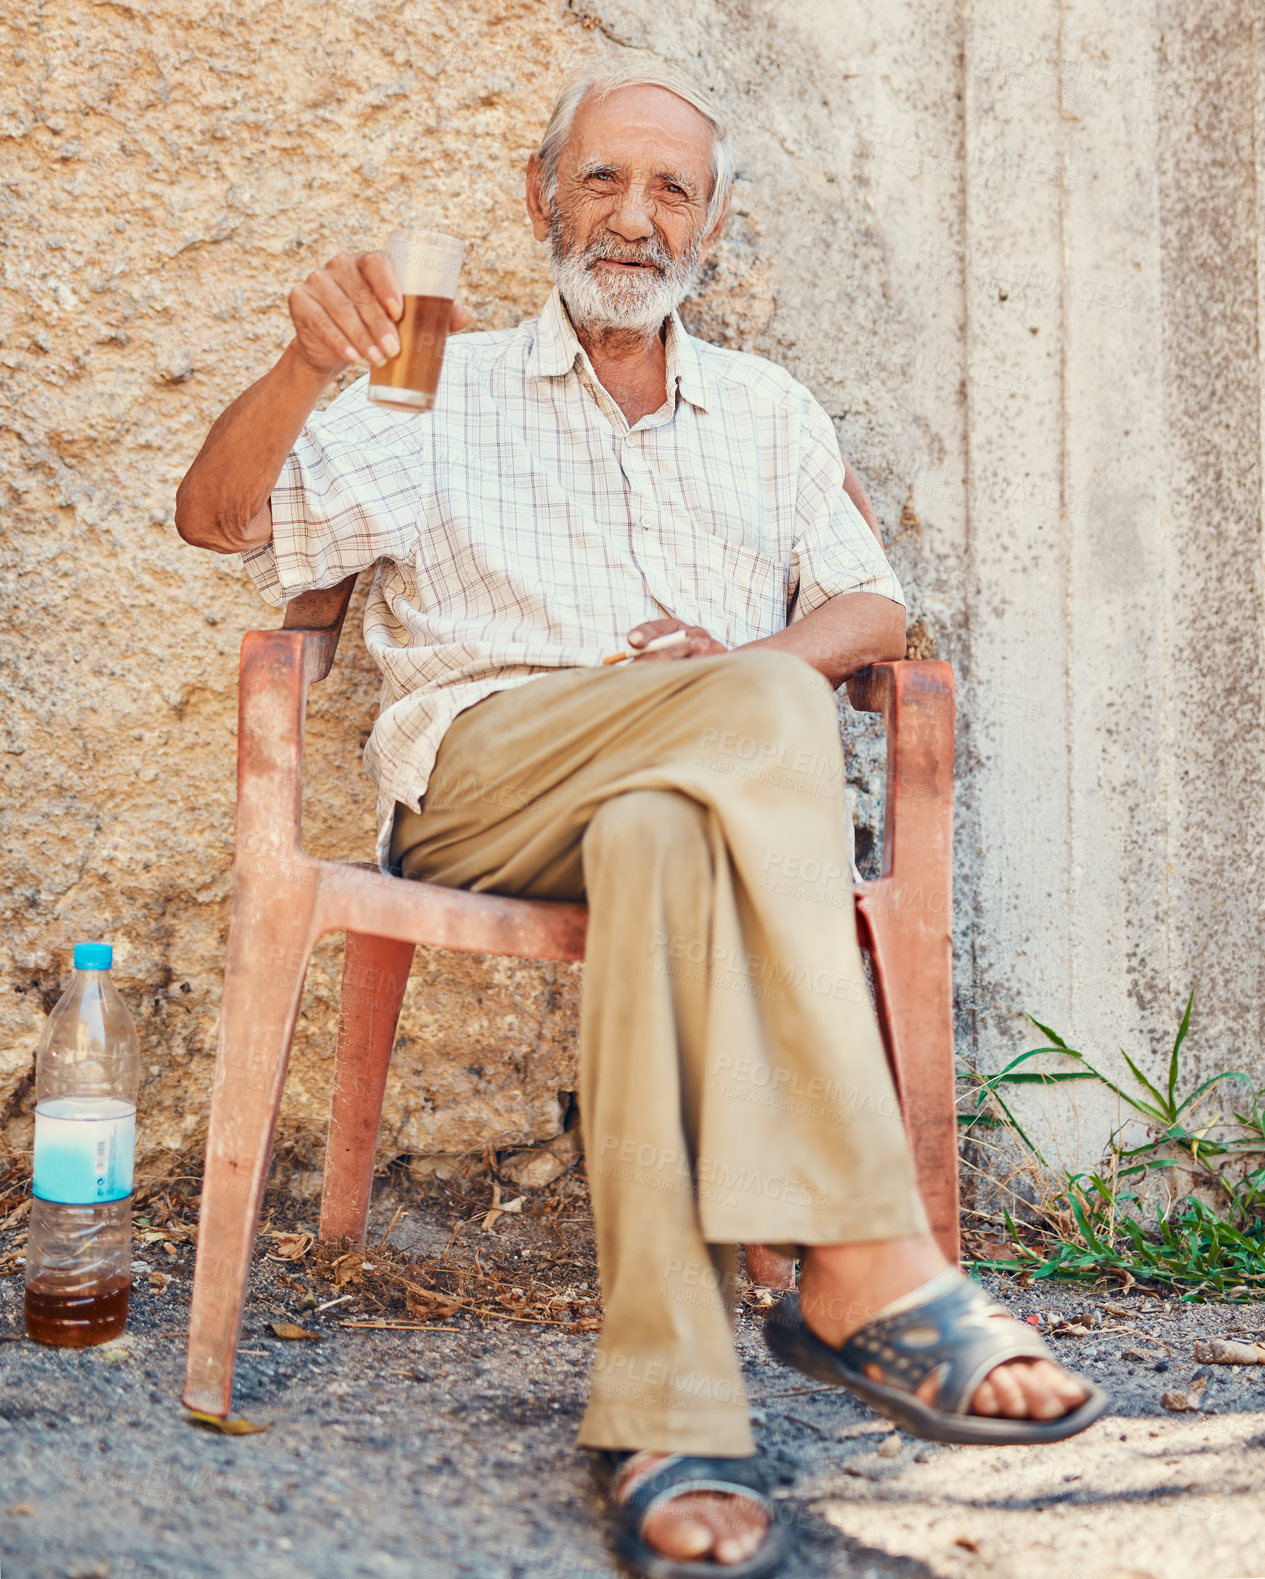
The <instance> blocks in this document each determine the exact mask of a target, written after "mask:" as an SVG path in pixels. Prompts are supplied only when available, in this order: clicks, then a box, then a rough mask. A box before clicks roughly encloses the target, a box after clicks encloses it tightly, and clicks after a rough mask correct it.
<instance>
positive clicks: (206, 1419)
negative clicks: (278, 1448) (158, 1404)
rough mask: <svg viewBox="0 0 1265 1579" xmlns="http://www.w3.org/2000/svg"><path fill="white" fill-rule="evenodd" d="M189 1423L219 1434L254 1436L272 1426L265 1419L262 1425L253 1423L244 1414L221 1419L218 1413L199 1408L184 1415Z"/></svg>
mask: <svg viewBox="0 0 1265 1579" xmlns="http://www.w3.org/2000/svg"><path fill="white" fill-rule="evenodd" d="M185 1418H186V1419H187V1420H188V1422H189V1424H190V1425H196V1426H202V1427H203V1428H204V1429H205V1430H208V1431H218V1432H219V1433H220V1435H221V1436H254V1435H255V1434H256V1433H257V1432H259V1431H268V1430H271V1428H272V1421H271V1420H265V1421H264V1423H263V1424H262V1425H255V1424H254V1422H253V1421H251V1420H247V1419H246V1417H245V1415H238V1417H237V1418H236V1420H221V1419H220V1417H219V1415H208V1414H203V1413H202V1411H201V1410H199V1409H190V1411H189V1413H188V1414H187V1415H186V1416H185Z"/></svg>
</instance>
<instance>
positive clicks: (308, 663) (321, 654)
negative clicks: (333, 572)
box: [281, 576, 356, 682]
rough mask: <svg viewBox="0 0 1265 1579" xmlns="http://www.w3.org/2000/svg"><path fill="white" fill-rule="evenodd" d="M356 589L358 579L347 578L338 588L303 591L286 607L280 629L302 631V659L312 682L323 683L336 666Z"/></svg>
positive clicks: (353, 577)
mask: <svg viewBox="0 0 1265 1579" xmlns="http://www.w3.org/2000/svg"><path fill="white" fill-rule="evenodd" d="M355 588H356V578H355V576H348V577H347V579H346V580H345V581H340V582H339V583H338V585H337V586H336V587H325V588H322V590H321V591H319V592H300V593H299V595H298V597H297V598H291V600H290V602H289V603H287V604H286V606H285V619H284V620H283V621H282V624H281V629H282V630H287V631H302V632H303V634H304V636H305V637H306V638H307V639H306V640H305V641H304V643H303V657H304V664H305V667H306V669H307V678H308V681H309V682H313V681H316V680H323V679H324V678H325V676H326V675H327V674H328V673H329V671H330V670H331V669H332V668H333V666H334V654H335V653H336V652H337V651H338V638H339V637H340V636H341V635H342V630H343V621H344V620H345V619H346V618H347V608H348V605H349V604H350V603H351V595H352V593H353V592H354V591H355Z"/></svg>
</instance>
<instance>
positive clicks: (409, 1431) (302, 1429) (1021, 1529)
mask: <svg viewBox="0 0 1265 1579" xmlns="http://www.w3.org/2000/svg"><path fill="white" fill-rule="evenodd" d="M281 1177H282V1182H283V1183H284V1184H285V1185H286V1187H285V1188H278V1189H275V1190H274V1191H273V1192H271V1194H270V1196H269V1204H268V1207H267V1210H266V1213H265V1224H264V1232H263V1234H262V1235H261V1238H260V1241H259V1247H258V1251H257V1255H256V1268H255V1276H254V1281H253V1284H252V1293H251V1299H250V1303H249V1305H248V1307H247V1313H246V1322H245V1328H244V1333H243V1338H242V1345H241V1355H240V1359H239V1364H238V1373H237V1384H236V1390H235V1394H234V1406H235V1409H236V1410H237V1411H238V1412H239V1413H240V1414H241V1415H243V1416H245V1417H246V1418H248V1419H249V1420H250V1421H251V1422H253V1423H255V1424H263V1423H265V1422H271V1425H270V1426H269V1429H267V1430H266V1431H263V1432H260V1433H257V1434H253V1435H242V1436H235V1437H228V1436H222V1435H219V1434H215V1433H213V1432H211V1431H208V1430H205V1429H201V1428H198V1427H196V1426H194V1425H191V1424H190V1423H189V1421H188V1420H187V1418H186V1414H185V1411H184V1409H183V1408H182V1406H181V1404H180V1399H179V1393H180V1384H181V1377H182V1367H183V1357H184V1341H183V1339H184V1331H185V1328H186V1325H187V1317H188V1306H187V1300H188V1290H189V1283H190V1277H191V1273H192V1263H193V1249H192V1244H191V1237H192V1235H191V1224H192V1222H193V1220H194V1210H195V1206H196V1198H195V1197H192V1196H182V1195H181V1194H180V1189H181V1188H182V1187H183V1188H186V1189H196V1184H185V1185H184V1186H181V1185H180V1184H179V1183H177V1184H175V1185H167V1186H166V1187H163V1188H160V1189H154V1190H151V1191H150V1193H149V1198H148V1199H145V1198H144V1197H143V1198H142V1200H141V1202H140V1203H139V1204H138V1209H137V1218H138V1223H137V1242H136V1254H137V1262H138V1265H137V1267H136V1269H135V1280H134V1295H133V1314H132V1318H131V1321H130V1323H129V1329H128V1332H127V1334H126V1336H125V1338H124V1339H123V1340H122V1341H121V1342H120V1343H117V1344H113V1345H107V1346H104V1347H102V1348H97V1349H92V1350H87V1351H80V1352H73V1351H66V1350H55V1349H48V1348H42V1347H40V1346H38V1345H35V1344H32V1343H30V1342H28V1341H27V1340H26V1338H25V1337H24V1336H23V1330H22V1268H21V1264H20V1262H19V1261H18V1259H17V1258H18V1257H19V1256H20V1255H21V1253H22V1249H21V1247H22V1241H23V1234H24V1223H23V1220H22V1219H21V1218H19V1219H18V1220H17V1221H12V1220H11V1219H12V1216H13V1214H12V1211H10V1213H9V1219H10V1220H9V1222H8V1227H7V1229H6V1230H5V1231H4V1232H3V1233H0V1579H191V1576H198V1579H203V1576H206V1579H212V1576H214V1579H221V1576H225V1579H226V1576H229V1575H232V1576H234V1579H236V1576H239V1575H243V1574H244V1575H249V1576H252V1579H253V1576H259V1579H307V1576H317V1579H327V1576H328V1579H360V1576H366V1579H369V1576H372V1579H404V1576H417V1575H420V1576H425V1579H430V1576H435V1579H448V1576H456V1575H474V1576H478V1579H598V1576H603V1575H610V1574H615V1573H618V1572H619V1569H618V1567H617V1565H616V1564H615V1562H614V1561H613V1559H612V1558H611V1556H610V1554H609V1549H608V1546H607V1542H606V1537H605V1528H604V1520H603V1516H602V1503H601V1498H600V1493H599V1489H598V1482H597V1479H596V1477H595V1474H594V1471H593V1468H592V1466H591V1465H590V1463H589V1462H588V1455H586V1454H584V1453H583V1452H581V1451H579V1450H578V1449H577V1448H576V1447H575V1446H574V1437H575V1431H576V1426H577V1423H578V1420H579V1417H580V1413H581V1410H582V1407H583V1399H584V1390H585V1377H586V1372H587V1368H588V1364H589V1359H590V1351H591V1348H592V1344H593V1341H594V1338H593V1334H594V1330H595V1328H596V1325H597V1320H598V1307H597V1304H596V1287H597V1282H596V1274H595V1269H594V1266H593V1260H592V1240H591V1234H590V1230H589V1224H588V1215H587V1199H586V1196H585V1191H584V1185H583V1180H582V1178H580V1177H578V1175H577V1173H576V1172H575V1171H573V1172H572V1173H570V1174H568V1175H566V1176H564V1178H563V1179H562V1180H560V1181H557V1182H556V1183H555V1184H553V1185H552V1186H550V1187H549V1188H548V1189H544V1190H536V1191H531V1190H529V1191H525V1192H524V1191H518V1190H515V1189H512V1188H510V1187H507V1186H506V1185H505V1184H504V1183H502V1184H500V1185H499V1186H498V1188H499V1190H500V1201H501V1205H502V1206H508V1207H510V1208H511V1209H510V1210H509V1211H506V1212H503V1213H502V1214H501V1215H498V1216H496V1217H495V1218H494V1219H493V1220H492V1221H489V1220H488V1212H489V1207H490V1206H491V1205H492V1202H493V1199H494V1198H493V1194H492V1190H493V1179H492V1177H491V1175H490V1174H489V1173H488V1171H487V1169H486V1168H485V1167H473V1168H472V1169H471V1170H470V1171H469V1172H468V1173H467V1174H465V1175H463V1174H460V1173H458V1174H455V1175H454V1176H452V1177H450V1178H446V1179H445V1178H439V1177H435V1176H433V1175H432V1176H430V1177H426V1178H422V1179H420V1180H419V1179H415V1178H412V1177H410V1176H409V1174H408V1173H407V1172H405V1171H404V1170H403V1169H402V1168H396V1169H393V1170H392V1173H391V1175H390V1176H389V1177H388V1178H387V1179H385V1180H383V1181H380V1184H379V1188H378V1192H377V1196H376V1200H375V1206H374V1212H373V1218H372V1222H371V1233H370V1245H371V1246H372V1247H373V1248H371V1249H369V1250H367V1251H366V1252H364V1253H363V1254H360V1255H355V1254H352V1255H349V1254H348V1253H347V1252H346V1251H345V1249H343V1248H341V1247H340V1248H330V1247H324V1246H319V1245H316V1244H314V1243H313V1242H312V1240H311V1238H310V1235H311V1231H312V1230H313V1229H314V1228H315V1223H316V1203H315V1201H314V1200H313V1199H312V1198H311V1196H310V1194H309V1192H310V1190H311V1188H312V1184H313V1179H312V1178H311V1177H310V1176H304V1175H303V1174H302V1173H299V1174H294V1173H293V1172H292V1173H291V1174H290V1175H289V1176H288V1179H287V1176H286V1175H285V1174H284V1173H283V1174H282V1176H281ZM515 1201H519V1202H520V1204H519V1205H518V1206H515V1205H514V1202H515ZM5 1220H6V1219H5V1218H4V1217H3V1216H2V1215H0V1222H4V1221H5ZM168 1247H170V1248H168ZM141 1262H143V1263H145V1265H144V1266H143V1267H142V1266H140V1265H139V1263H141ZM989 1282H990V1286H992V1287H994V1288H995V1290H996V1292H997V1293H999V1294H1000V1295H1001V1297H1002V1298H1003V1299H1004V1300H1005V1301H1006V1302H1007V1303H1009V1304H1010V1305H1011V1306H1012V1308H1014V1309H1015V1310H1016V1311H1018V1312H1019V1313H1020V1314H1021V1315H1025V1316H1027V1315H1031V1314H1036V1315H1038V1316H1039V1318H1040V1320H1041V1324H1042V1328H1043V1330H1044V1331H1047V1332H1050V1333H1051V1335H1052V1336H1051V1341H1052V1342H1053V1345H1054V1347H1055V1348H1056V1350H1057V1351H1058V1353H1059V1354H1060V1355H1061V1356H1063V1357H1065V1359H1066V1360H1067V1361H1068V1362H1069V1363H1070V1364H1072V1365H1073V1366H1074V1367H1076V1368H1078V1369H1080V1370H1083V1371H1084V1372H1085V1373H1087V1374H1088V1375H1090V1376H1093V1377H1094V1378H1095V1379H1097V1380H1098V1381H1099V1382H1101V1383H1102V1384H1103V1385H1104V1386H1106V1387H1107V1388H1108V1390H1109V1391H1110V1392H1111V1393H1112V1395H1113V1398H1114V1410H1113V1412H1112V1414H1111V1415H1110V1416H1109V1417H1108V1418H1106V1419H1105V1420H1103V1421H1101V1422H1100V1423H1099V1424H1098V1425H1096V1426H1094V1427H1093V1428H1092V1429H1091V1430H1090V1431H1089V1432H1087V1433H1086V1434H1085V1435H1083V1436H1081V1437H1079V1438H1077V1439H1076V1440H1074V1441H1072V1442H1068V1443H1063V1444H1060V1445H1058V1446H1055V1447H1049V1448H1029V1449H1024V1448H996V1449H988V1448H945V1447H936V1446H932V1445H929V1444H924V1443H919V1442H916V1441H913V1440H911V1439H908V1438H905V1437H902V1436H900V1435H898V1434H896V1433H894V1432H893V1431H891V1430H890V1429H889V1428H888V1427H887V1426H886V1425H885V1424H884V1423H883V1422H882V1421H881V1420H879V1419H878V1418H877V1417H876V1416H875V1415H873V1414H872V1413H870V1412H869V1411H868V1410H867V1409H865V1408H864V1407H863V1406H862V1405H860V1404H859V1403H855V1402H853V1401H852V1400H851V1399H850V1398H849V1397H848V1396H846V1395H844V1394H842V1393H839V1392H836V1391H833V1390H830V1389H825V1388H820V1387H818V1386H816V1385H815V1384H813V1383H810V1382H807V1381H805V1380H804V1379H803V1378H801V1377H798V1376H796V1375H795V1374H794V1373H792V1372H789V1371H787V1370H785V1369H783V1368H782V1367H780V1366H779V1365H778V1364H777V1363H776V1362H775V1361H774V1360H773V1359H772V1358H771V1357H770V1356H768V1355H767V1353H766V1351H765V1350H764V1347H763V1344H762V1342H761V1337H760V1323H761V1320H762V1319H763V1315H762V1306H761V1303H760V1300H761V1296H760V1295H759V1294H757V1293H756V1292H755V1291H752V1290H748V1291H747V1294H746V1297H745V1300H744V1305H743V1308H742V1311H741V1313H740V1315H739V1319H738V1332H737V1341H738V1344H739V1347H740V1351H741V1354H742V1359H743V1365H744V1370H745V1373H746V1378H747V1384H748V1388H749V1391H750V1395H751V1399H752V1406H753V1410H754V1413H755V1415H756V1419H757V1429H758V1432H759V1435H760V1438H761V1442H762V1447H763V1450H764V1452H765V1453H766V1454H767V1456H768V1459H769V1461H770V1463H771V1465H772V1467H773V1470H774V1473H775V1475H776V1477H777V1483H778V1495H779V1498H781V1499H782V1500H783V1504H784V1508H783V1511H784V1514H785V1516H786V1517H787V1518H788V1519H790V1520H792V1521H793V1523H794V1525H795V1527H796V1529H797V1531H798V1536H799V1552H798V1556H797V1558H796V1560H795V1562H794V1563H793V1564H792V1565H791V1566H790V1568H789V1569H788V1570H787V1572H788V1575H789V1576H791V1579H810V1576H813V1579H816V1576H825V1575H847V1576H850V1579H923V1576H933V1575H934V1576H937V1579H1003V1576H1004V1579H1011V1576H1013V1579H1044V1576H1050V1579H1064V1576H1067V1575H1075V1576H1076V1579H1144V1576H1150V1579H1187V1576H1188V1575H1190V1574H1192V1573H1195V1574H1199V1575H1200V1576H1203V1579H1249V1576H1250V1579H1258V1576H1262V1575H1265V1496H1263V1495H1262V1494H1263V1493H1265V1365H1259V1366H1254V1365H1245V1366H1241V1367H1237V1368H1236V1367H1227V1366H1220V1365H1199V1364H1198V1363H1197V1362H1196V1360H1195V1358H1194V1355H1193V1348H1194V1344H1195V1341H1196V1340H1197V1339H1200V1338H1208V1337H1211V1336H1226V1335H1233V1336H1236V1337H1240V1338H1244V1339H1248V1338H1256V1337H1257V1336H1261V1337H1265V1314H1261V1313H1260V1310H1259V1307H1258V1306H1254V1305H1246V1306H1244V1305H1239V1306H1218V1305H1183V1304H1182V1303H1180V1302H1179V1301H1177V1300H1174V1299H1169V1298H1157V1297H1153V1296H1151V1295H1148V1294H1147V1293H1145V1292H1144V1291H1140V1290H1138V1289H1134V1290H1133V1291H1132V1292H1130V1293H1129V1294H1127V1295H1122V1294H1120V1293H1119V1292H1117V1291H1115V1290H1113V1289H1112V1288H1110V1287H1107V1286H1097V1287H1094V1288H1092V1289H1084V1288H1071V1287H1068V1286H1066V1285H1063V1286H1057V1285H1055V1286H1050V1285H1044V1284H1033V1285H1031V1286H1029V1287H1027V1288H1024V1287H1022V1286H1020V1285H1019V1284H1018V1283H1017V1282H1016V1281H1015V1280H1013V1279H997V1280H995V1281H994V1280H991V1279H990V1280H989ZM765 1298H767V1296H765ZM330 1301H334V1302H335V1303H332V1304H330V1303H329V1302H330ZM321 1306H325V1307H326V1308H324V1309H321V1308H318V1307H321ZM533 1318H535V1319H533ZM375 1320H376V1321H380V1322H392V1323H395V1324H396V1325H395V1326H392V1327H388V1328H380V1329H377V1330H374V1329H369V1328H366V1327H365V1326H364V1325H363V1324H364V1323H367V1322H370V1321H375ZM348 1322H350V1323H360V1324H362V1325H359V1326H356V1325H351V1326H348V1325H342V1323H348ZM271 1323H277V1324H280V1325H283V1326H284V1324H286V1323H289V1324H291V1325H292V1326H299V1327H302V1328H303V1329H304V1330H305V1331H307V1332H314V1333H316V1334H318V1335H319V1341H312V1340H311V1339H306V1338H282V1337H280V1336H278V1335H277V1333H276V1331H275V1330H274V1328H273V1327H272V1325H270V1324H271ZM1165 1393H1168V1394H1170V1398H1169V1403H1170V1405H1171V1404H1172V1403H1173V1402H1174V1401H1184V1402H1186V1403H1187V1404H1188V1405H1189V1406H1190V1407H1188V1408H1186V1409H1182V1410H1179V1411H1174V1410H1173V1409H1171V1408H1166V1407H1164V1405H1163V1404H1162V1403H1161V1397H1162V1395H1164V1394H1165ZM1171 1395H1176V1399H1175V1398H1174V1397H1173V1396H1171Z"/></svg>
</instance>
